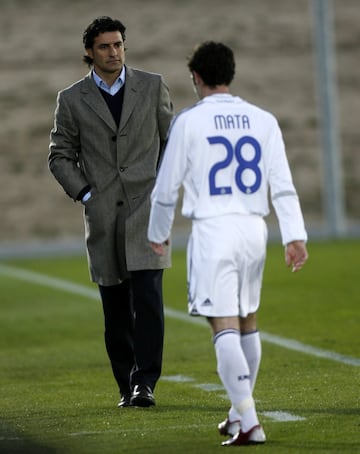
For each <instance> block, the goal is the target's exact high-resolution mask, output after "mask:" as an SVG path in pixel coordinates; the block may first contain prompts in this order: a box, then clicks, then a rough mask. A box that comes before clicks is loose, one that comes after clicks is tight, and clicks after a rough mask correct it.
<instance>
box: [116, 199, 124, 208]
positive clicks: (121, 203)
mask: <svg viewBox="0 0 360 454" xmlns="http://www.w3.org/2000/svg"><path fill="white" fill-rule="evenodd" d="M116 205H117V206H118V207H121V206H123V205H124V202H123V201H122V200H119V201H118V202H117V203H116Z"/></svg>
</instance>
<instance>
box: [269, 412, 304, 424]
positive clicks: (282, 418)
mask: <svg viewBox="0 0 360 454" xmlns="http://www.w3.org/2000/svg"><path fill="white" fill-rule="evenodd" d="M260 414H261V415H264V416H266V417H267V418H271V419H273V420H274V421H278V422H288V421H305V420H306V418H304V417H303V416H296V415H293V414H291V413H286V412H285V411H262V412H261V413H260Z"/></svg>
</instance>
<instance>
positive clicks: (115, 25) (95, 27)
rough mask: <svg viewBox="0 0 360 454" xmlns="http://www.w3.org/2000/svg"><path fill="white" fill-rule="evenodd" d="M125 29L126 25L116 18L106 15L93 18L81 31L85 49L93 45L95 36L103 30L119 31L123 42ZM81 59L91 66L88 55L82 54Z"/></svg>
mask: <svg viewBox="0 0 360 454" xmlns="http://www.w3.org/2000/svg"><path fill="white" fill-rule="evenodd" d="M125 30H126V27H125V25H124V24H123V23H121V22H120V21H119V20H117V19H111V17H108V16H100V17H98V18H96V19H94V20H93V21H92V22H91V24H90V25H89V26H88V27H87V28H86V30H85V31H84V33H83V43H84V47H85V49H91V48H92V47H93V45H94V41H95V38H96V37H97V36H99V35H100V33H105V32H116V31H119V32H120V33H121V36H122V39H123V41H124V42H125ZM83 61H84V62H85V63H86V64H87V65H89V66H91V65H92V62H93V59H92V58H90V57H89V56H88V55H84V57H83Z"/></svg>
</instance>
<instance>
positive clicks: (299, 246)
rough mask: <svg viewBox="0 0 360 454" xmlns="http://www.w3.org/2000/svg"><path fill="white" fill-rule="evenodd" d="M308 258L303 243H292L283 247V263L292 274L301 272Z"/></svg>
mask: <svg viewBox="0 0 360 454" xmlns="http://www.w3.org/2000/svg"><path fill="white" fill-rule="evenodd" d="M308 257H309V254H308V252H307V249H306V244H305V241H292V242H291V243H288V244H287V245H286V247H285V261H286V264H287V266H288V267H290V266H291V267H292V272H293V273H296V272H297V271H299V270H301V268H302V267H303V265H304V264H305V262H306V260H307V259H308Z"/></svg>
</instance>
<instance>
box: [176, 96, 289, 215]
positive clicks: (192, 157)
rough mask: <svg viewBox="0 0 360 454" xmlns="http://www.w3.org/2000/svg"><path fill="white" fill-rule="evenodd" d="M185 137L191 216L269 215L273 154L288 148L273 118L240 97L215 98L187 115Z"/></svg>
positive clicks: (187, 201)
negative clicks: (270, 173)
mask: <svg viewBox="0 0 360 454" xmlns="http://www.w3.org/2000/svg"><path fill="white" fill-rule="evenodd" d="M182 131H183V132H184V138H183V140H184V148H185V149H186V150H187V159H188V166H187V168H188V172H187V175H186V178H185V181H184V187H185V195H184V203H183V214H184V215H185V216H188V217H191V218H204V217H211V216H218V215H221V214H226V213H241V214H259V215H261V216H264V215H266V214H267V213H268V201H267V188H268V172H269V169H270V167H271V160H273V159H274V157H273V151H274V150H276V148H279V147H280V148H281V147H282V148H283V143H282V138H281V133H280V131H279V128H278V125H277V122H276V120H275V118H274V117H273V116H272V115H271V114H270V113H268V112H266V111H264V110H262V109H259V108H258V107H256V106H254V105H252V104H250V103H248V102H246V101H244V100H242V99H241V98H239V97H235V96H232V95H229V94H217V95H212V96H208V97H206V98H204V99H203V100H202V101H200V102H199V103H197V104H196V105H195V106H194V107H193V108H191V109H189V110H187V111H186V112H184V118H183V128H182ZM274 141H275V142H276V143H274ZM274 145H275V146H274Z"/></svg>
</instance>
